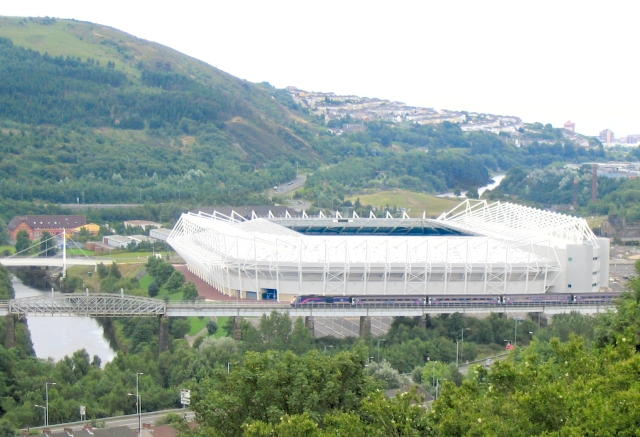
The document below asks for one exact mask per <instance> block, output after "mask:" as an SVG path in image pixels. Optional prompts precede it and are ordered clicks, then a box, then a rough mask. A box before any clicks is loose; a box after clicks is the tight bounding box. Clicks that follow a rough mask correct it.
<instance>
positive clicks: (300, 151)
mask: <svg viewBox="0 0 640 437" xmlns="http://www.w3.org/2000/svg"><path fill="white" fill-rule="evenodd" d="M0 38H2V39H1V40H0V71H1V75H2V77H3V81H2V83H1V84H0V127H1V128H2V129H1V133H2V136H1V137H0V145H1V146H2V151H3V152H4V153H3V158H2V162H0V170H1V171H2V172H3V174H4V175H5V176H9V177H11V180H9V178H3V180H2V185H3V186H2V193H3V195H4V196H5V197H8V198H14V199H25V200H37V199H41V200H46V201H51V202H56V203H57V202H60V203H64V202H75V201H78V199H79V200H80V201H86V202H95V203H102V202H108V201H109V202H110V201H113V202H119V201H124V200H126V199H129V200H135V199H137V200H138V201H143V202H144V201H145V200H151V199H156V200H165V201H166V200H171V199H183V198H184V199H191V200H192V201H197V200H198V198H200V199H202V200H206V199H207V197H206V196H203V194H204V193H205V192H206V193H207V194H208V195H209V194H212V193H216V191H217V193H216V197H217V198H219V199H220V198H222V197H223V195H224V194H225V193H227V195H226V196H224V197H225V199H224V201H226V202H229V201H230V199H229V197H230V196H229V193H230V192H231V189H232V188H233V189H234V192H235V193H236V195H237V194H238V193H240V194H241V195H242V196H243V197H247V196H249V193H252V192H253V193H255V192H260V191H262V190H264V189H266V188H267V187H270V186H273V185H274V184H278V183H281V182H283V181H285V180H287V179H289V178H291V177H292V172H293V167H292V165H291V164H290V163H288V162H295V161H298V162H300V163H301V164H302V165H310V166H312V165H314V162H316V161H317V157H316V155H315V153H314V151H313V150H312V149H311V148H310V146H309V144H308V143H307V142H306V141H304V140H302V139H300V137H299V135H295V134H294V133H293V132H292V130H291V129H290V127H289V126H290V125H292V124H294V123H296V122H300V121H302V118H301V117H300V116H298V115H295V114H293V113H292V112H291V110H290V109H289V108H287V107H286V106H285V105H283V104H282V103H280V101H279V100H277V99H281V100H283V102H284V103H285V104H289V105H290V106H291V107H292V108H295V107H296V105H295V104H293V102H292V100H291V99H290V98H288V96H287V95H286V93H279V92H278V90H276V89H274V88H272V87H270V86H269V85H267V84H261V85H257V84H251V83H248V82H246V81H243V80H240V79H237V78H235V77H233V76H231V75H228V74H226V73H224V72H222V71H220V70H218V69H216V68H214V67H211V66H209V65H207V64H205V63H203V62H200V61H198V60H196V59H193V58H190V57H188V56H185V55H183V54H181V53H178V52H176V51H174V50H172V49H169V48H167V47H163V46H161V45H159V44H155V43H151V42H148V41H144V40H140V39H138V38H135V37H133V36H131V35H128V34H125V33H123V32H120V31H117V30H115V29H111V28H109V27H106V26H99V25H95V24H90V23H82V22H76V21H69V20H54V19H20V18H8V17H2V18H0ZM283 97H284V99H282V98H283ZM292 138H295V140H292ZM265 161H269V162H270V165H269V166H268V168H267V169H266V170H265V171H262V172H259V173H256V172H255V171H254V170H255V169H256V166H258V165H260V166H261V165H262V164H264V163H265ZM265 167H266V166H265ZM196 179H197V180H198V183H195V180H196ZM238 180H243V181H244V182H243V184H242V185H237V186H233V184H234V183H235V182H236V181H238ZM105 182H107V183H108V185H107V184H105ZM230 185H231V186H230ZM199 187H202V188H203V189H201V190H200V192H199V193H198V188H199ZM245 187H246V192H243V190H244V188H245Z"/></svg>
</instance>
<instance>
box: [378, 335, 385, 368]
mask: <svg viewBox="0 0 640 437" xmlns="http://www.w3.org/2000/svg"><path fill="white" fill-rule="evenodd" d="M381 341H387V340H386V339H384V338H382V339H380V338H379V339H378V362H380V342H381Z"/></svg>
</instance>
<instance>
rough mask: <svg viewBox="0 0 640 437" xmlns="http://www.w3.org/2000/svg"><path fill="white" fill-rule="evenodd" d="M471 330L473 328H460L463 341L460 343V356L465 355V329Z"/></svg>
mask: <svg viewBox="0 0 640 437" xmlns="http://www.w3.org/2000/svg"><path fill="white" fill-rule="evenodd" d="M470 330H471V328H462V329H460V333H461V335H462V343H461V344H460V356H462V355H464V331H470ZM463 359H464V358H463Z"/></svg>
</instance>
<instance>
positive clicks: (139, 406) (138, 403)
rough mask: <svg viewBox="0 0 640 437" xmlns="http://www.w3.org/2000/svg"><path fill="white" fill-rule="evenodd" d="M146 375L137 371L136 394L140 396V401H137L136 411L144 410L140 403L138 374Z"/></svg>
mask: <svg viewBox="0 0 640 437" xmlns="http://www.w3.org/2000/svg"><path fill="white" fill-rule="evenodd" d="M140 375H144V373H142V372H136V396H138V402H136V413H138V414H140V413H141V412H142V405H140V392H139V391H138V376H140Z"/></svg>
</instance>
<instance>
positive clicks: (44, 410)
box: [34, 405, 47, 426]
mask: <svg viewBox="0 0 640 437" xmlns="http://www.w3.org/2000/svg"><path fill="white" fill-rule="evenodd" d="M34 407H38V408H42V418H43V419H44V426H47V407H43V406H42V405H34Z"/></svg>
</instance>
